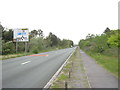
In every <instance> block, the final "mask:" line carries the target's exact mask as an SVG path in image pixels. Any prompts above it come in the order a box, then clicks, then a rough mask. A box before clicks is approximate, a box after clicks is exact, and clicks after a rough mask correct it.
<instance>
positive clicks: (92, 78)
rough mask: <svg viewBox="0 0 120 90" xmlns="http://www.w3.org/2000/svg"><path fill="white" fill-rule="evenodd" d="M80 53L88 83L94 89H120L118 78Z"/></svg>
mask: <svg viewBox="0 0 120 90" xmlns="http://www.w3.org/2000/svg"><path fill="white" fill-rule="evenodd" d="M80 53H81V59H82V61H83V63H84V67H85V70H86V74H87V76H88V82H89V84H90V86H91V87H92V88H118V78H116V77H115V76H113V75H112V74H111V73H109V72H108V71H107V70H105V69H104V68H103V67H101V66H100V65H98V64H97V63H96V62H95V60H94V59H92V58H91V57H90V56H88V55H87V54H86V53H85V52H83V51H82V50H80Z"/></svg>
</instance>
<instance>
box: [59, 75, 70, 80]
mask: <svg viewBox="0 0 120 90" xmlns="http://www.w3.org/2000/svg"><path fill="white" fill-rule="evenodd" d="M66 79H68V76H67V75H65V74H61V75H60V77H58V80H66Z"/></svg>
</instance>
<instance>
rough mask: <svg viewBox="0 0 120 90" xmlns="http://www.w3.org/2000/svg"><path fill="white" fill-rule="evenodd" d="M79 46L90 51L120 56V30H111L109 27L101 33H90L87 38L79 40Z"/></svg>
mask: <svg viewBox="0 0 120 90" xmlns="http://www.w3.org/2000/svg"><path fill="white" fill-rule="evenodd" d="M79 46H80V48H81V49H83V50H85V51H88V52H89V51H91V52H93V53H100V54H106V55H115V56H118V48H120V30H119V29H118V30H110V29H109V28H108V27H107V28H106V29H105V31H104V32H103V33H102V34H101V35H94V34H88V35H87V36H86V39H82V40H80V41H79Z"/></svg>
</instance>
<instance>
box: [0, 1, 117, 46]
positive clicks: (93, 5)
mask: <svg viewBox="0 0 120 90" xmlns="http://www.w3.org/2000/svg"><path fill="white" fill-rule="evenodd" d="M118 1H119V0H0V11H1V13H0V22H1V24H2V25H3V26H4V27H7V28H29V30H30V31H31V30H34V29H36V30H38V29H42V30H43V33H44V36H48V34H49V32H52V33H53V34H55V35H56V36H58V37H59V38H60V39H63V38H65V39H70V40H73V41H74V43H75V44H78V42H79V40H80V39H85V37H86V36H87V35H88V34H89V33H90V34H101V33H103V32H104V30H105V29H106V27H109V28H110V29H112V30H114V29H118Z"/></svg>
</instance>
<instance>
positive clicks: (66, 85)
mask: <svg viewBox="0 0 120 90" xmlns="http://www.w3.org/2000/svg"><path fill="white" fill-rule="evenodd" d="M67 87H68V84H67V82H66V81H65V90H67Z"/></svg>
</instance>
